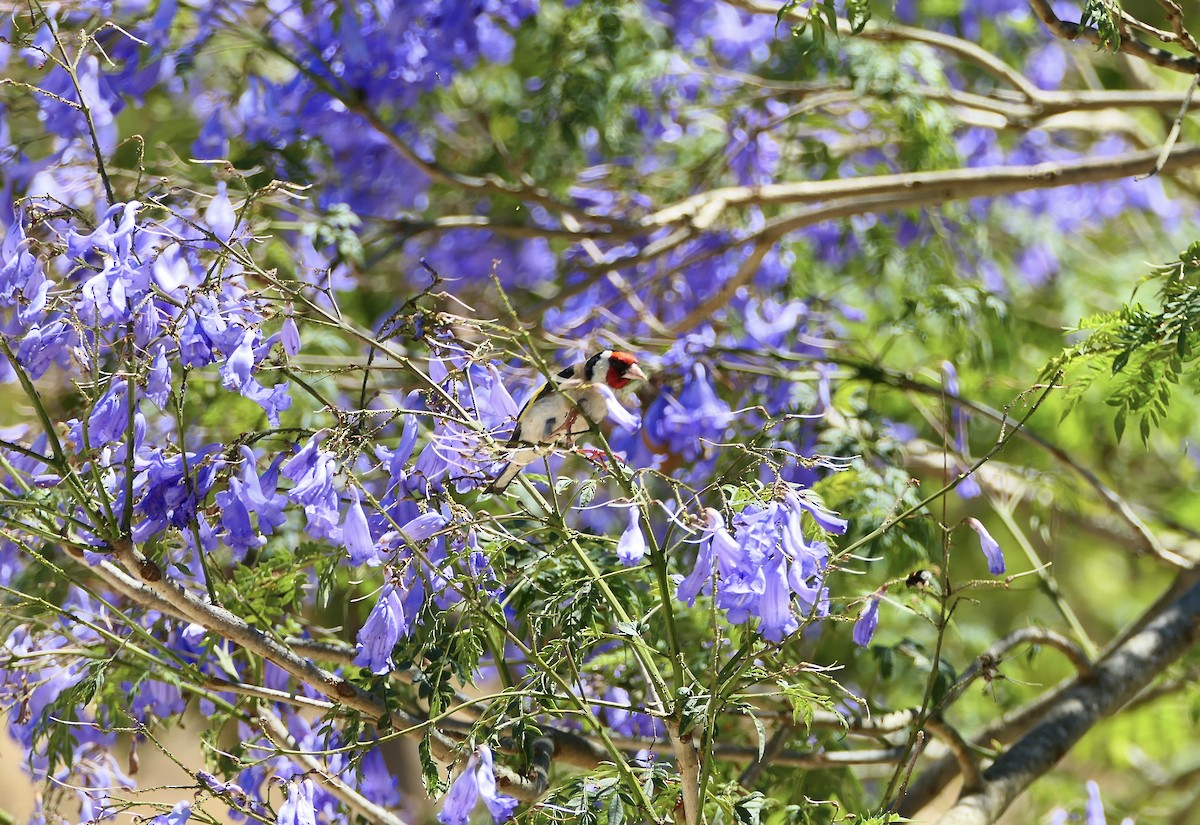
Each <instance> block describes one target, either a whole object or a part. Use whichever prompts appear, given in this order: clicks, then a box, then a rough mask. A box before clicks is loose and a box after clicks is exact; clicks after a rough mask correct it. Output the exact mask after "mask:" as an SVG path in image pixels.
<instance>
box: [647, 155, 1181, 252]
mask: <svg viewBox="0 0 1200 825" xmlns="http://www.w3.org/2000/svg"><path fill="white" fill-rule="evenodd" d="M1158 155H1159V152H1158V151H1157V150H1152V151H1141V152H1125V153H1123V154H1119V155H1108V156H1105V157H1100V158H1087V159H1085V160H1079V161H1071V162H1067V163H1039V164H1036V165H1032V166H989V167H985V168H980V169H951V170H947V171H941V172H905V173H901V174H893V175H866V176H864V177H860V178H845V179H840V180H828V181H799V182H795V183H775V184H765V185H762V186H730V187H725V188H721V189H712V190H709V191H707V192H702V193H700V194H698V195H693V196H691V197H688V198H685V199H684V200H682V201H679V202H677V203H674V204H672V205H670V206H667V207H664V208H663V209H660V210H659V211H658V212H655V213H654V214H652V215H649V216H647V217H646V219H645V221H644V222H645V223H646V224H648V225H654V226H662V225H668V224H677V223H680V222H690V223H691V225H692V226H694V227H696V228H698V229H705V228H708V227H709V226H712V225H713V223H715V222H716V221H717V220H718V219H719V218H720V217H721V216H722V215H723V214H724V212H725V211H726V210H728V209H731V208H735V207H738V208H740V207H746V206H783V205H787V204H793V203H818V202H825V205H824V206H822V207H818V208H816V209H813V210H810V211H808V212H801V213H799V214H797V215H792V216H789V217H785V218H783V219H781V220H777V221H774V222H772V223H769V224H768V225H767V226H766V227H764V228H763V229H762V230H760V231H759V232H757V233H755V235H753V236H752V238H753V239H755V240H757V239H758V238H760V237H766V236H769V235H770V234H772V233H775V234H784V233H786V232H790V231H793V230H795V229H800V228H802V227H804V226H809V225H811V224H814V223H819V222H820V221H823V220H829V219H830V218H834V217H846V216H849V215H861V214H865V213H868V212H883V211H895V210H898V209H908V208H914V207H919V206H928V205H931V204H938V203H943V202H945V201H951V200H958V199H962V198H980V197H995V196H997V195H1008V194H1013V193H1015V192H1023V191H1026V190H1028V189H1050V188H1055V187H1059V186H1073V185H1076V184H1081V183H1098V182H1100V181H1108V180H1114V179H1116V178H1123V177H1129V176H1132V175H1137V174H1142V173H1145V172H1148V171H1150V170H1151V169H1153V168H1154V164H1155V161H1157V159H1158ZM1196 165H1200V145H1195V144H1189V145H1186V146H1184V147H1182V148H1180V149H1178V150H1177V151H1175V152H1173V153H1172V155H1171V157H1170V158H1169V160H1168V161H1167V163H1166V164H1165V166H1164V168H1172V169H1182V168H1185V167H1191V166H1196ZM745 240H750V239H745Z"/></svg>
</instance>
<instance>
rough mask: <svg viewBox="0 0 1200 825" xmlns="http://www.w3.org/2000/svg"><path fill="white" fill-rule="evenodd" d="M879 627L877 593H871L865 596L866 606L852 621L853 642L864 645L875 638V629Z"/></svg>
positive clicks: (860, 645)
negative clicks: (854, 620) (856, 619)
mask: <svg viewBox="0 0 1200 825" xmlns="http://www.w3.org/2000/svg"><path fill="white" fill-rule="evenodd" d="M877 627H879V594H878V593H872V594H871V595H870V596H868V597H867V606H866V607H864V608H863V611H862V613H860V614H859V616H858V621H857V622H855V623H854V634H853V636H854V643H855V644H856V645H858V646H859V647H866V646H867V645H869V644H870V643H871V639H873V638H875V629H876V628H877Z"/></svg>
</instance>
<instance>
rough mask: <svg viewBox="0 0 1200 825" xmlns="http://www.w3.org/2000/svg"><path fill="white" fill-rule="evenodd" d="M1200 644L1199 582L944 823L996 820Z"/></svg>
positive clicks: (1061, 701)
mask: <svg viewBox="0 0 1200 825" xmlns="http://www.w3.org/2000/svg"><path fill="white" fill-rule="evenodd" d="M1197 642H1200V584H1193V585H1192V586H1191V587H1190V588H1188V589H1187V590H1186V591H1184V593H1183V594H1182V595H1181V596H1180V597H1179V599H1178V600H1176V601H1175V602H1174V603H1173V604H1171V605H1170V606H1169V607H1168V608H1167V609H1166V610H1164V611H1163V612H1162V613H1161V614H1160V615H1159V616H1157V617H1156V618H1155V619H1154V620H1153V621H1151V622H1149V623H1148V624H1147V625H1146V626H1145V628H1143V629H1142V630H1141V631H1140V632H1139V633H1136V634H1134V635H1132V636H1130V637H1129V638H1128V639H1126V640H1125V641H1124V642H1122V643H1121V644H1120V645H1119V646H1117V647H1116V648H1114V649H1112V650H1110V651H1109V652H1108V653H1107V654H1106V655H1105V656H1103V657H1102V658H1101V659H1100V661H1098V662H1097V663H1096V665H1095V668H1094V670H1093V673H1092V676H1091V677H1090V678H1080V679H1078V680H1076V681H1075V682H1074V683H1073V684H1071V685H1069V686H1068V687H1067V688H1066V689H1065V690H1063V691H1062V692H1061V693H1060V694H1059V695H1058V697H1057V698H1056V700H1055V701H1054V703H1053V704H1052V706H1051V707H1050V709H1049V712H1048V713H1046V715H1045V716H1044V717H1043V718H1042V720H1041V721H1040V722H1039V723H1038V724H1037V725H1035V726H1034V727H1033V729H1032V730H1030V731H1029V732H1028V733H1027V734H1025V736H1023V737H1022V738H1021V739H1020V740H1019V741H1018V742H1017V743H1016V744H1015V745H1013V747H1012V748H1010V749H1009V750H1008V751H1007V752H1006V753H1005V754H1004V755H1003V756H1001V757H1000V758H999V759H997V760H996V762H995V763H994V764H993V765H992V766H991V767H990V768H988V770H987V771H985V772H984V775H983V787H982V788H981V789H980V790H979V791H977V792H974V793H968V794H967V795H965V796H963V797H962V798H961V799H959V801H958V802H957V803H956V804H955V806H954V807H953V808H951V809H950V810H949V811H948V812H947V813H946V814H945V816H943V817H942V818H941V819H940V820H939V822H940V823H941V824H942V825H986V823H992V822H995V821H996V820H997V819H999V817H1000V815H1001V814H1002V813H1004V811H1005V810H1006V809H1007V808H1008V806H1009V805H1011V804H1012V802H1013V800H1015V799H1016V798H1017V796H1019V795H1020V794H1021V792H1022V791H1024V790H1025V788H1027V787H1029V785H1030V784H1032V783H1033V781H1034V780H1036V779H1037V778H1038V777H1040V776H1041V775H1042V774H1044V773H1045V772H1046V771H1048V770H1049V769H1050V768H1052V767H1053V766H1054V765H1055V764H1057V763H1058V761H1059V760H1060V759H1062V757H1063V756H1065V755H1066V753H1067V751H1069V750H1070V749H1071V747H1072V746H1073V745H1074V744H1075V743H1076V742H1078V741H1079V739H1080V738H1081V737H1082V736H1083V735H1084V734H1085V733H1087V732H1088V731H1089V730H1091V728H1092V727H1094V726H1095V725H1096V724H1097V723H1098V722H1100V721H1101V720H1103V719H1104V718H1105V717H1107V716H1109V715H1110V714H1112V713H1114V712H1116V711H1117V710H1119V709H1120V708H1121V707H1122V706H1123V705H1124V704H1125V703H1126V702H1128V701H1129V700H1130V699H1132V698H1133V697H1134V695H1135V694H1136V693H1137V692H1138V691H1139V690H1141V689H1142V688H1144V687H1145V686H1146V685H1147V684H1149V683H1150V681H1151V680H1153V679H1154V677H1155V676H1157V675H1158V674H1159V673H1161V672H1162V671H1163V670H1164V669H1165V668H1166V667H1168V666H1169V665H1170V664H1171V663H1173V662H1174V661H1175V660H1176V659H1178V658H1179V657H1180V656H1182V655H1183V654H1184V653H1186V652H1187V651H1189V650H1190V649H1191V648H1192V647H1194V646H1195V645H1196V643H1197Z"/></svg>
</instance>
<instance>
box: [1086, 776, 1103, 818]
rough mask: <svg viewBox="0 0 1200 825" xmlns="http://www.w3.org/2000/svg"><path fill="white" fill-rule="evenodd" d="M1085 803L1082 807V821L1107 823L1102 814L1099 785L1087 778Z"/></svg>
mask: <svg viewBox="0 0 1200 825" xmlns="http://www.w3.org/2000/svg"><path fill="white" fill-rule="evenodd" d="M1087 795H1088V798H1087V804H1086V805H1085V806H1084V808H1083V817H1084V822H1085V823H1086V824H1087V825H1108V818H1107V817H1106V816H1105V815H1104V800H1102V799H1101V798H1100V786H1099V785H1097V784H1096V783H1095V781H1093V780H1091V779H1089V780H1088V783H1087Z"/></svg>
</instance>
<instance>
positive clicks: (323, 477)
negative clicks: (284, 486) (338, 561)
mask: <svg viewBox="0 0 1200 825" xmlns="http://www.w3.org/2000/svg"><path fill="white" fill-rule="evenodd" d="M327 434H328V433H327V432H324V431H322V432H320V433H317V434H316V435H314V436H313V437H312V438H311V439H309V442H308V444H306V445H305V446H304V448H303V449H301V450H300V452H298V453H296V455H294V456H293V457H292V458H291V459H290V460H289V461H288V462H287V463H286V464H284V465H283V470H282V473H283V476H284V478H288V479H291V480H292V481H294V482H295V483H296V485H295V486H294V487H292V489H291V490H289V491H288V493H287V497H288V499H290V500H291V501H293V502H295V503H296V504H299V505H301V506H302V507H304V515H305V517H306V518H307V524H306V527H307V529H308V532H309V535H311V536H313V537H314V538H319V539H328V540H330V541H338V540H339V539H340V537H341V531H340V529H339V527H338V522H339V521H340V518H339V516H340V513H339V506H338V494H337V492H336V491H335V490H334V489H333V479H334V476H335V475H336V474H337V459H336V458H334V456H333V453H327V452H324V451H323V450H321V449H320V443H321V441H322V440H324V438H325V436H326V435H327Z"/></svg>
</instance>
